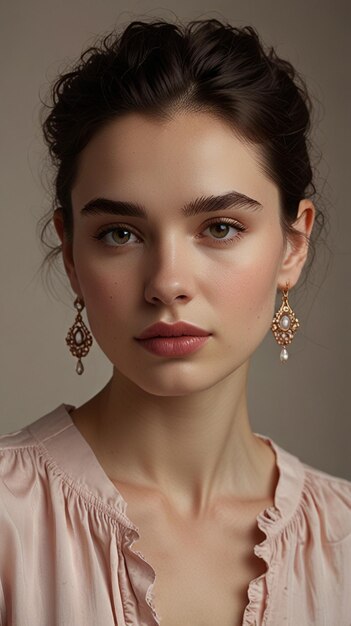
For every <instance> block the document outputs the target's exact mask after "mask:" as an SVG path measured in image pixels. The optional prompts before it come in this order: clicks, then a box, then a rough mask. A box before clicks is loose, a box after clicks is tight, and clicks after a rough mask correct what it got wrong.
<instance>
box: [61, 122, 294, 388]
mask: <svg viewBox="0 0 351 626" xmlns="http://www.w3.org/2000/svg"><path fill="white" fill-rule="evenodd" d="M229 192H234V195H235V194H236V196H237V198H236V200H235V197H234V196H233V197H232V200H231V203H230V202H229V203H228V202H227V205H226V206H224V205H222V206H223V208H221V209H220V210H218V211H210V210H209V208H210V207H209V206H208V207H207V210H206V212H198V214H196V213H194V212H193V213H192V214H190V215H185V214H184V212H182V209H183V207H185V205H189V204H190V203H192V204H194V203H195V206H197V207H200V199H202V200H203V199H204V197H215V196H220V195H224V194H228V193H229ZM242 196H246V197H247V198H249V199H250V200H248V199H246V201H245V198H242ZM102 199H105V200H104V201H102ZM106 200H107V201H109V202H106ZM116 201H119V202H120V201H123V202H125V203H133V204H137V205H139V206H140V205H142V206H143V207H144V211H145V214H146V219H145V218H143V217H140V216H139V217H131V216H126V215H118V214H116V215H114V214H111V213H110V212H108V213H106V212H105V213H104V211H106V207H109V208H110V210H113V204H112V203H113V202H116ZM72 204H73V215H74V238H73V248H72V250H71V251H70V250H69V248H68V244H66V245H64V248H63V250H64V258H65V264H66V269H67V272H68V274H69V277H70V280H71V284H72V287H73V289H74V291H75V292H76V293H77V294H79V295H80V296H81V297H82V298H83V299H84V302H85V305H86V311H87V316H88V320H89V324H90V327H91V330H92V333H93V335H94V337H95V339H96V341H97V342H98V344H99V345H100V347H101V349H102V350H103V352H104V353H105V354H106V355H107V357H108V358H109V359H110V360H111V362H112V363H113V364H114V365H115V367H116V368H117V370H118V371H119V372H120V373H121V374H122V375H124V376H125V377H127V378H128V379H129V380H130V381H132V382H134V383H135V384H136V385H138V386H139V387H141V388H143V389H144V390H145V391H147V392H150V393H153V394H156V395H183V394H184V395H185V394H186V393H189V392H194V391H196V390H200V389H204V388H208V387H210V386H212V385H213V384H215V383H216V382H218V381H220V380H222V379H224V378H225V377H227V376H228V375H230V374H232V373H233V372H235V371H236V370H237V369H238V368H240V366H241V365H243V364H244V363H245V362H247V360H248V359H249V357H250V356H251V354H252V353H253V352H254V351H255V350H256V348H257V347H258V345H259V344H260V343H261V341H262V340H263V338H264V336H265V335H266V333H267V331H268V329H269V327H270V324H271V321H272V317H273V314H274V305H275V296H276V291H277V288H278V287H279V286H280V287H281V286H284V285H285V280H286V278H287V277H286V275H285V274H284V275H283V271H282V262H283V258H284V254H285V248H284V240H283V234H282V230H281V225H280V220H279V194H278V189H277V187H276V185H275V184H274V183H273V182H272V181H271V180H269V179H268V178H267V176H266V175H265V174H264V173H263V172H262V169H261V168H260V166H259V161H258V157H257V153H255V151H254V149H253V148H252V147H249V146H248V145H247V144H244V143H243V142H242V141H241V140H240V139H238V138H237V137H236V136H235V135H234V134H233V132H232V131H231V130H230V129H229V127H228V126H227V125H225V124H224V123H223V122H221V121H219V120H218V119H216V118H215V117H213V116H211V115H209V114H205V113H192V114H190V113H188V114H184V113H182V114H178V115H177V116H176V117H174V119H172V121H168V122H160V121H156V120H151V119H148V118H147V117H144V116H141V115H137V114H130V115H128V116H127V117H125V118H124V119H120V120H115V121H112V122H110V123H109V124H108V125H106V126H105V127H104V128H103V129H102V130H101V131H100V132H99V133H98V134H96V135H95V136H94V137H93V139H92V140H91V141H90V143H89V144H88V145H87V147H86V148H85V149H84V150H83V151H82V153H81V156H80V160H79V166H78V175H77V178H76V181H75V184H74V188H73V190H72ZM88 204H89V207H90V210H89V207H87V205H88ZM213 205H214V203H212V206H213ZM84 207H86V209H85V212H82V210H83V209H84ZM114 208H115V209H116V208H117V205H114ZM104 231H105V234H104ZM106 231H109V232H106ZM161 320H162V321H165V322H167V323H173V322H176V321H179V320H182V321H186V322H189V323H191V324H194V325H196V326H200V327H201V328H203V329H205V330H207V331H208V332H210V333H211V337H210V338H209V340H208V341H207V342H206V343H205V345H203V346H202V347H201V348H200V349H199V350H197V351H196V352H195V353H192V354H189V355H186V356H183V357H172V358H170V357H160V356H156V355H154V354H151V353H150V352H148V351H147V350H145V349H144V348H143V347H142V346H141V345H140V343H138V342H137V341H136V339H135V337H137V336H139V335H140V333H141V332H142V331H143V330H144V329H145V328H146V327H148V326H149V325H151V324H153V323H155V322H158V321H161Z"/></svg>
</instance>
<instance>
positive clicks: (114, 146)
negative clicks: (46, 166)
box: [72, 113, 278, 204]
mask: <svg viewBox="0 0 351 626" xmlns="http://www.w3.org/2000/svg"><path fill="white" fill-rule="evenodd" d="M259 159H260V157H259V152H258V150H257V149H255V147H254V146H252V145H249V144H248V142H244V141H243V140H242V139H240V138H239V137H238V136H237V135H235V134H234V132H233V131H232V130H231V129H230V128H229V126H228V125H227V124H225V123H224V122H223V121H221V120H219V119H217V118H214V116H213V115H210V114H205V113H192V114H190V113H186V114H177V116H175V117H174V118H172V119H171V120H168V121H166V122H165V121H160V120H155V119H151V118H148V117H146V116H142V115H136V114H133V115H128V116H125V117H124V118H122V119H117V120H113V121H110V122H109V123H108V124H106V125H105V126H104V127H102V128H101V129H100V130H99V131H98V132H97V133H96V135H95V136H94V137H93V138H92V139H91V141H90V142H89V144H88V145H87V146H86V147H85V149H84V150H83V151H82V153H81V155H80V158H79V163H78V172H77V177H76V181H75V184H74V186H73V189H72V200H73V203H74V204H75V201H78V202H79V203H80V204H81V203H82V202H83V201H85V202H87V201H89V200H90V199H91V196H101V195H106V190H109V192H110V194H111V193H112V194H117V191H118V197H120V196H121V195H122V196H126V195H128V196H130V194H131V193H135V192H136V191H137V190H138V191H140V190H142V193H143V197H145V195H150V198H151V197H156V198H157V197H158V198H159V197H160V195H161V196H164V195H165V196H166V197H167V195H168V194H171V195H173V196H174V194H176V195H178V194H179V193H180V188H181V192H182V194H183V193H184V196H185V200H186V198H188V197H189V196H193V195H194V194H195V193H197V192H199V193H197V195H201V193H200V191H201V192H202V193H205V192H206V193H207V194H208V195H211V194H218V193H223V191H227V190H228V189H232V188H234V189H235V190H236V191H238V192H239V193H242V194H245V195H247V196H249V197H253V198H254V199H257V201H258V202H260V203H262V202H261V201H262V200H263V201H267V200H268V201H269V202H272V198H277V197H278V190H277V188H276V185H275V184H274V183H273V182H272V181H271V180H270V179H268V177H267V176H266V175H265V174H264V172H263V171H262V167H261V166H260V160H259ZM257 195H258V196H259V198H256V196H257Z"/></svg>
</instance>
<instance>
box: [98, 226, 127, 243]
mask: <svg viewBox="0 0 351 626" xmlns="http://www.w3.org/2000/svg"><path fill="white" fill-rule="evenodd" d="M130 235H134V233H133V232H132V231H131V230H129V229H128V228H125V227H124V226H113V227H112V226H111V227H109V228H106V229H105V230H103V231H101V232H100V233H98V234H97V235H94V238H95V239H99V240H103V241H104V243H106V245H108V246H112V247H115V248H121V247H123V246H125V244H126V243H128V242H129V241H130ZM134 236H135V237H136V235H134Z"/></svg>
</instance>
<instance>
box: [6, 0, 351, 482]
mask: <svg viewBox="0 0 351 626" xmlns="http://www.w3.org/2000/svg"><path fill="white" fill-rule="evenodd" d="M188 6H189V5H188V3H187V2H185V1H184V0H178V2H177V3H176V2H175V1H174V0H173V1H171V0H169V1H168V2H165V1H164V2H163V3H162V5H157V4H154V3H153V2H148V1H143V2H135V1H134V2H133V0H132V1H129V2H128V3H127V2H126V1H124V2H121V1H120V2H116V1H115V0H114V1H112V0H105V1H104V2H101V1H98V0H91V1H90V2H88V1H86V2H83V1H80V0H70V1H67V0H64V1H62V0H61V1H60V2H58V1H55V2H53V1H52V0H31V1H30V2H28V0H26V1H21V2H19V1H16V0H14V1H12V2H9V1H8V2H7V3H6V4H5V3H4V4H3V5H2V8H1V37H0V45H1V56H0V59H1V87H2V89H1V99H0V106H1V116H0V120H1V126H2V129H1V137H2V139H1V144H0V158H1V164H0V165H1V167H0V175H1V226H2V228H1V229H0V237H1V242H0V262H1V264H0V272H1V276H0V279H1V318H0V324H1V346H0V348H1V351H0V358H1V365H0V367H1V372H0V373H1V376H0V385H1V414H0V432H2V433H5V432H9V431H14V430H17V429H18V428H20V427H22V426H23V425H25V424H28V423H30V422H31V421H33V420H34V419H37V418H38V417H40V416H41V415H43V414H44V413H46V412H48V411H50V410H51V409H53V408H55V407H56V406H57V405H58V404H60V403H61V402H66V403H70V404H74V405H79V404H82V403H83V402H84V401H85V400H87V399H88V398H89V397H90V396H91V395H93V394H94V393H96V392H97V391H98V390H99V389H100V388H101V387H102V386H103V385H104V384H105V382H106V381H107V380H108V378H109V377H110V374H111V364H110V363H109V362H108V361H107V359H106V358H105V357H104V355H103V354H102V353H101V351H100V349H99V348H98V347H97V346H96V343H95V344H94V347H93V349H92V350H91V352H90V354H89V356H88V357H87V358H86V359H85V367H86V371H85V373H84V375H83V376H82V377H78V376H77V375H76V373H75V362H76V360H75V359H73V357H72V356H71V355H70V353H69V351H68V348H67V346H66V344H65V336H66V333H67V330H68V328H69V326H71V325H72V323H73V320H74V310H73V307H72V303H73V295H72V294H71V293H70V290H69V288H67V287H66V288H65V287H64V281H63V285H60V283H59V282H58V280H56V283H55V284H56V292H57V293H56V295H52V294H51V293H50V292H49V291H48V290H47V289H46V288H45V286H44V285H43V282H42V279H41V276H40V273H39V271H38V268H39V265H40V262H41V260H42V255H43V253H42V251H41V248H40V246H39V243H38V235H37V230H36V224H37V222H38V220H39V218H40V217H41V216H42V215H43V214H44V213H45V212H46V211H47V210H48V208H49V207H50V191H49V183H48V180H49V174H48V171H47V169H46V162H45V150H44V144H43V141H42V137H41V130H40V124H39V114H40V107H41V105H40V98H44V97H45V95H46V93H47V89H48V83H49V81H51V80H52V79H54V78H55V76H56V74H57V73H58V71H62V70H64V69H65V67H66V65H67V64H68V63H69V62H70V61H73V60H74V59H75V58H76V57H77V56H78V55H79V54H80V53H81V51H82V49H84V48H85V47H86V46H87V45H88V44H91V43H92V42H93V41H94V39H95V38H96V36H98V35H99V34H103V33H107V32H108V31H109V30H110V29H112V28H113V27H114V26H115V25H119V24H125V25H126V24H127V23H128V22H129V21H130V20H132V19H144V18H145V19H152V18H166V19H169V20H171V21H174V20H175V19H176V16H178V17H179V18H180V19H181V20H189V19H201V18H207V17H216V18H218V19H225V20H227V21H230V22H231V23H232V24H233V25H239V26H244V25H247V24H251V25H253V26H255V27H256V28H257V29H258V31H259V33H260V34H261V36H262V38H263V40H264V41H265V42H266V43H267V44H272V45H274V46H275V47H276V49H277V52H278V53H279V54H280V55H281V56H283V57H285V58H287V59H289V60H290V61H291V62H292V63H293V64H294V65H295V66H296V68H297V69H298V70H299V71H300V72H301V73H302V74H303V76H304V77H305V79H306V81H307V83H308V85H309V88H310V91H311V93H312V94H313V96H314V97H315V98H317V99H318V101H320V102H321V104H320V105H318V106H317V110H316V114H315V131H314V140H315V142H316V144H317V147H318V149H319V151H320V153H321V154H320V157H319V162H318V167H317V169H318V178H317V183H318V186H319V191H320V193H321V201H322V206H323V207H326V208H327V210H328V213H329V220H330V234H329V237H328V246H329V248H330V249H331V253H328V249H327V248H326V247H325V246H324V247H323V246H320V249H319V255H318V258H317V261H316V264H315V269H314V272H313V274H312V275H311V276H310V278H309V281H308V283H307V285H306V287H302V288H300V289H298V290H297V291H295V293H293V294H292V295H291V304H292V306H293V308H294V310H295V312H296V314H297V316H298V317H299V320H300V324H301V326H300V331H299V333H298V334H297V336H296V339H295V340H294V343H293V344H292V347H291V350H290V353H291V357H290V359H289V362H288V363H287V365H286V366H285V365H284V366H282V365H281V364H280V361H279V348H278V346H277V345H276V343H275V341H274V338H273V336H272V335H271V333H270V332H269V333H268V335H267V337H266V339H265V341H264V342H263V344H262V345H261V347H260V348H259V350H258V352H257V353H256V355H255V357H254V358H253V360H252V366H251V377H250V383H249V395H250V414H251V423H252V427H253V430H254V431H255V432H259V433H262V434H266V435H268V436H271V437H272V438H273V439H274V440H275V441H276V442H277V443H278V444H280V445H281V446H282V447H284V448H285V449H287V450H289V451H291V452H292V453H293V454H296V455H297V456H299V457H300V458H301V459H302V460H303V461H304V462H306V463H308V464H310V465H313V466H315V467H318V468H319V469H321V470H324V471H326V472H328V473H332V474H335V475H338V476H343V477H346V478H349V479H351V461H350V456H351V455H350V432H351V416H350V399H349V397H350V396H349V391H350V387H351V378H350V356H351V350H350V348H351V346H350V324H349V319H350V314H351V306H350V255H351V245H350V236H351V228H350V201H349V148H350V125H349V103H350V95H351V94H350V80H349V78H348V77H349V74H350V72H349V59H350V37H349V30H350V13H349V11H350V10H349V6H350V3H349V2H348V1H347V0H345V2H343V1H341V0H336V1H335V0H333V1H331V0H330V1H328V0H318V1H317V0H307V1H306V0H298V1H296V0H295V1H294V2H292V1H291V0H289V1H288V2H287V1H285V2H284V1H282V0H267V1H263V0H251V1H250V0H231V1H230V2H228V1H223V0H222V1H221V2H217V3H216V4H215V7H214V6H213V5H212V3H208V2H204V1H201V2H200V1H198V0H192V3H191V8H188ZM277 304H278V300H277Z"/></svg>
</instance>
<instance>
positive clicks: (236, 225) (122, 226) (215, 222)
mask: <svg viewBox="0 0 351 626" xmlns="http://www.w3.org/2000/svg"><path fill="white" fill-rule="evenodd" d="M219 224H226V225H227V226H232V227H233V228H235V229H236V230H237V231H238V232H237V234H236V235H234V236H233V237H230V238H229V239H220V238H218V239H217V238H216V237H212V238H211V239H212V241H215V242H217V243H219V244H220V245H222V244H224V245H226V244H230V243H232V242H233V241H234V240H236V239H240V238H241V237H242V235H243V233H244V232H245V231H246V228H245V227H244V226H243V225H242V224H240V222H237V221H236V220H233V219H226V218H222V219H214V220H212V221H210V222H208V223H207V224H206V227H205V228H204V230H207V228H209V227H210V226H213V225H219ZM119 229H120V230H125V231H127V232H128V233H132V234H133V235H135V236H136V237H138V235H137V234H136V233H135V232H134V231H133V229H131V228H130V226H127V225H125V224H114V225H112V226H108V227H106V228H103V229H102V230H101V231H99V232H98V233H97V234H96V235H93V239H98V240H102V239H104V237H105V236H106V235H108V234H109V233H112V232H113V231H115V230H119ZM138 238H139V237H138ZM115 243H116V242H115ZM105 245H107V246H109V247H110V248H123V247H126V244H120V245H112V244H108V243H106V244H105Z"/></svg>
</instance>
